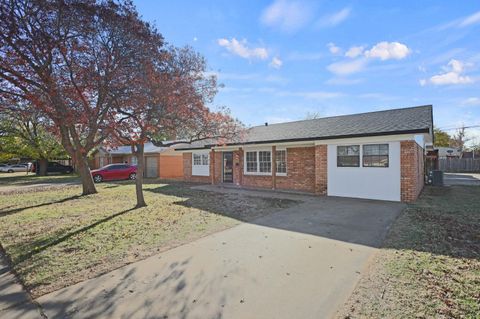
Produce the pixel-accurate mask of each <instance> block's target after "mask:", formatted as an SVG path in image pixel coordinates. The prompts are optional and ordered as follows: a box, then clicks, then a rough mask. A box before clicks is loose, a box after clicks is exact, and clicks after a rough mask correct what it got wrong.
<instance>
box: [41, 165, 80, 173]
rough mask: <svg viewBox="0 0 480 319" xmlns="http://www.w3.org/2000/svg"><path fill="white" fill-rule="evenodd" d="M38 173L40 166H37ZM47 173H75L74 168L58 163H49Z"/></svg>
mask: <svg viewBox="0 0 480 319" xmlns="http://www.w3.org/2000/svg"><path fill="white" fill-rule="evenodd" d="M35 168H36V170H37V173H38V170H39V169H40V165H38V163H37V165H36V166H35ZM47 173H63V174H71V173H73V167H72V166H70V165H63V164H60V163H57V162H48V165H47Z"/></svg>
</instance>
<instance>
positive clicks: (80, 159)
mask: <svg viewBox="0 0 480 319" xmlns="http://www.w3.org/2000/svg"><path fill="white" fill-rule="evenodd" d="M75 159H76V161H75V162H76V164H77V168H78V174H80V180H81V181H82V195H90V194H96V193H97V189H96V188H95V184H94V183H93V179H92V174H90V168H89V167H88V162H87V157H86V156H83V155H82V154H81V153H77V154H76V156H75Z"/></svg>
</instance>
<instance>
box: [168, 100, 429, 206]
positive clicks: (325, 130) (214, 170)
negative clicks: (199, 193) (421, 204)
mask: <svg viewBox="0 0 480 319" xmlns="http://www.w3.org/2000/svg"><path fill="white" fill-rule="evenodd" d="M432 132H433V116H432V106H431V105H427V106H418V107H410V108H402V109H392V110H386V111H378V112H369V113H361V114H353V115H345V116H334V117H326V118H319V119H312V120H303V121H296V122H288V123H280V124H272V125H268V124H267V123H266V124H265V125H262V126H256V127H252V128H250V129H248V130H247V132H246V133H245V134H244V137H243V138H242V140H241V141H235V142H231V143H226V144H223V145H215V143H192V144H190V145H188V146H182V147H179V148H177V151H180V152H181V153H182V154H183V175H184V179H185V180H186V181H191V182H201V183H211V184H233V185H237V186H239V187H254V188H267V189H276V190H290V191H300V192H308V193H313V194H317V195H328V196H344V197H356V198H367V199H379V200H390V201H403V202H412V201H414V200H415V199H416V198H417V197H418V195H419V194H420V192H421V190H422V188H423V186H424V176H425V173H424V154H425V145H426V144H430V143H432V142H433V133H432Z"/></svg>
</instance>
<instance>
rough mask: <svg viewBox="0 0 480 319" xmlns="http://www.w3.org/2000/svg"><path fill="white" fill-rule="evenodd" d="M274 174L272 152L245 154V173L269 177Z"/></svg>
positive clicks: (250, 152) (249, 152) (248, 152)
mask: <svg viewBox="0 0 480 319" xmlns="http://www.w3.org/2000/svg"><path fill="white" fill-rule="evenodd" d="M271 172H272V152H271V151H247V152H245V173H251V174H255V173H256V174H259V175H267V174H269V173H271Z"/></svg>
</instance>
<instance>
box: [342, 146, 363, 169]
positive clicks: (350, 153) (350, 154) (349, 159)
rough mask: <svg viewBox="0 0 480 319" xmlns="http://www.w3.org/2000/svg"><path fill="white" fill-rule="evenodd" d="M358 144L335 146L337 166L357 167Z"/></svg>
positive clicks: (358, 160) (358, 156) (358, 162)
mask: <svg viewBox="0 0 480 319" xmlns="http://www.w3.org/2000/svg"><path fill="white" fill-rule="evenodd" d="M359 166H360V145H345V146H337V167H359Z"/></svg>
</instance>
